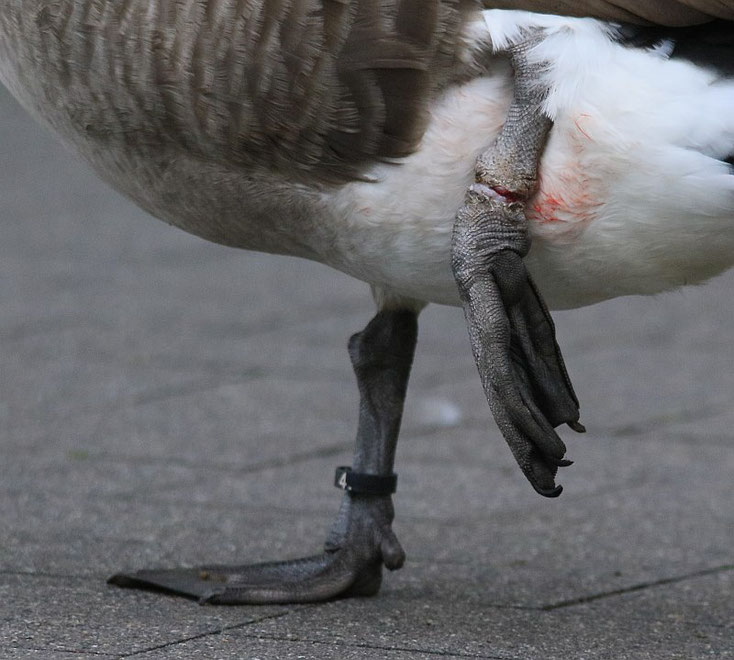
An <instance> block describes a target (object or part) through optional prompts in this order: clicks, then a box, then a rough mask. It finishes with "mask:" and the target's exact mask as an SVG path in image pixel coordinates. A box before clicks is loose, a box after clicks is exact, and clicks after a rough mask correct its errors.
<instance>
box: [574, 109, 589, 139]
mask: <svg viewBox="0 0 734 660" xmlns="http://www.w3.org/2000/svg"><path fill="white" fill-rule="evenodd" d="M584 119H591V115H587V114H580V115H579V116H578V117H577V118H576V119H575V120H574V122H573V123H574V124H576V128H578V129H579V133H581V135H583V136H584V137H585V138H586V139H587V140H589V141H591V135H589V134H588V133H587V132H586V131H585V130H584V129H583V128H581V122H582V120H584Z"/></svg>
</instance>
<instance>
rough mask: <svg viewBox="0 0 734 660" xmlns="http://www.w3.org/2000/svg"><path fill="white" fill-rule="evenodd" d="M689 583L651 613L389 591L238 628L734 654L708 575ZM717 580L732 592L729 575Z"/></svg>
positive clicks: (314, 635) (519, 650) (512, 648)
mask: <svg viewBox="0 0 734 660" xmlns="http://www.w3.org/2000/svg"><path fill="white" fill-rule="evenodd" d="M688 586H689V589H688V590H682V589H680V588H679V585H676V586H674V587H660V588H658V589H656V591H657V592H658V594H659V593H660V592H665V591H666V590H670V593H668V594H666V596H665V597H664V598H666V600H665V602H668V600H667V598H670V602H671V603H672V606H671V607H665V606H663V607H662V608H661V609H660V610H652V611H651V610H650V609H648V608H647V606H646V605H645V604H640V603H639V602H637V601H638V600H639V597H638V595H637V594H630V595H628V596H624V597H614V598H609V599H606V600H604V601H597V602H596V603H595V604H593V605H590V604H583V605H578V606H576V607H573V608H566V609H564V610H562V611H561V610H555V611H532V610H514V609H506V608H497V607H491V606H486V605H478V604H472V605H471V606H470V607H466V606H465V605H463V604H458V605H457V604H456V603H454V602H453V601H447V600H443V599H437V600H424V601H420V602H415V601H410V602H408V601H403V600H401V599H400V597H399V595H398V594H390V595H383V598H384V601H383V602H382V603H380V604H378V601H376V600H374V599H373V600H362V601H350V602H348V603H334V604H329V605H326V606H323V607H320V608H317V609H313V610H302V611H299V612H294V613H291V614H289V615H288V616H286V617H283V619H280V620H278V621H265V622H262V623H257V624H254V625H253V626H251V627H248V629H247V630H246V631H241V632H240V631H238V633H240V634H243V633H245V632H246V634H247V635H253V634H259V635H262V636H263V637H267V636H268V635H279V636H280V635H283V634H284V633H285V635H286V636H287V638H289V639H297V640H300V641H305V640H318V641H323V642H329V643H332V644H334V643H339V644H345V645H354V644H365V645H367V646H378V647H387V648H401V649H410V650H412V651H416V652H433V653H455V654H464V655H467V656H469V657H492V658H517V659H522V660H531V659H536V658H537V659H541V658H553V659H555V658H558V659H559V660H560V659H564V658H584V659H592V658H593V659H596V658H604V659H605V660H606V659H608V660H612V659H614V660H617V659H622V660H625V659H629V660H633V659H634V660H638V659H644V660H646V659H656V660H658V659H659V660H663V659H665V658H680V659H684V658H703V657H717V658H731V657H734V641H733V639H732V636H731V630H730V629H729V628H725V627H723V626H718V625H711V623H710V619H708V617H707V600H706V598H707V596H706V595H705V594H707V592H708V593H710V591H709V590H710V589H711V587H712V584H711V580H709V579H708V578H701V579H700V580H698V581H691V584H689V585H688ZM721 586H723V588H724V589H727V588H728V589H731V586H732V582H731V579H730V578H729V579H727V581H726V584H725V585H721ZM693 594H695V596H692V595H693ZM719 594H722V592H721V591H720V592H719ZM707 619H708V620H707ZM276 629H277V631H276Z"/></svg>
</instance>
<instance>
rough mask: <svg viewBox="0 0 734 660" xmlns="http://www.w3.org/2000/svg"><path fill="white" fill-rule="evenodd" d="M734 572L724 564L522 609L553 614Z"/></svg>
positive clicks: (728, 565)
mask: <svg viewBox="0 0 734 660" xmlns="http://www.w3.org/2000/svg"><path fill="white" fill-rule="evenodd" d="M733 570H734V564H724V565H723V566H715V567H713V568H704V569H701V570H699V571H693V572H691V573H686V574H684V575H677V576H675V577H669V578H661V579H660V580H652V581H650V582H641V583H639V584H633V585H632V586H629V587H623V588H620V589H613V590H611V591H601V592H599V593H596V594H591V595H589V596H579V597H578V598H569V599H567V600H560V601H557V602H555V603H550V604H548V605H542V606H540V607H527V608H521V609H530V610H542V611H544V612H551V611H553V610H559V609H562V608H566V607H573V606H574V605H583V604H585V603H591V602H594V601H597V600H603V599H604V598H612V597H614V596H622V595H624V594H629V593H634V592H636V591H644V590H645V589H650V588H654V587H661V586H665V585H668V584H677V583H679V582H685V581H686V580H692V579H693V578H697V577H704V576H707V575H715V574H717V573H726V572H728V571H733Z"/></svg>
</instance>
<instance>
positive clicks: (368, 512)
mask: <svg viewBox="0 0 734 660" xmlns="http://www.w3.org/2000/svg"><path fill="white" fill-rule="evenodd" d="M417 332H418V323H417V313H416V312H415V311H410V310H395V311H392V310H390V311H387V310H384V311H380V312H378V313H377V315H376V316H375V317H374V318H373V319H372V320H371V321H370V323H369V324H368V325H367V327H366V328H365V329H364V330H363V331H362V332H359V333H357V334H356V335H354V336H353V337H352V338H351V339H350V341H349V356H350V358H351V360H352V365H353V366H354V371H355V374H356V376H357V384H358V386H359V393H360V405H359V424H358V427H357V440H356V448H355V452H354V465H353V466H352V468H340V469H338V470H337V475H336V483H337V485H338V486H339V487H341V488H342V489H344V490H345V493H344V499H343V501H342V504H341V508H340V509H339V513H338V515H337V517H336V520H335V521H334V524H333V526H332V528H331V531H330V533H329V536H328V538H327V541H326V547H325V549H324V552H323V553H322V554H320V555H316V556H313V557H306V558H304V559H295V560H291V561H281V562H268V563H264V564H251V565H246V566H233V567H227V566H208V567H207V566H203V567H199V568H190V569H165V570H144V571H139V572H137V573H132V574H120V575H115V576H113V577H112V578H110V583H112V584H116V585H118V586H122V587H134V588H143V589H159V590H164V591H168V592H172V593H177V594H180V595H184V596H189V597H192V598H197V599H199V601H200V602H208V603H226V604H239V603H242V604H244V603H250V604H255V603H305V602H313V601H322V600H328V599H332V598H338V597H345V596H368V595H373V594H375V593H377V591H378V590H379V588H380V583H381V581H382V565H383V564H384V565H385V566H386V567H387V568H389V569H392V570H394V569H397V568H400V567H401V566H402V565H403V562H404V560H405V553H404V552H403V549H402V548H401V547H400V543H398V540H397V538H396V537H395V534H394V533H393V531H392V527H391V525H392V520H393V517H394V511H393V504H392V493H393V492H394V491H395V485H396V481H397V477H396V476H395V475H394V474H393V463H394V460H395V448H396V445H397V440H398V433H399V431H400V420H401V417H402V413H403V402H404V400H405V391H406V389H407V386H408V377H409V375H410V368H411V365H412V362H413V353H414V350H415V343H416V338H417Z"/></svg>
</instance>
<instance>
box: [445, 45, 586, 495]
mask: <svg viewBox="0 0 734 660" xmlns="http://www.w3.org/2000/svg"><path fill="white" fill-rule="evenodd" d="M540 39H542V35H536V34H533V35H531V36H529V38H528V39H527V40H526V41H524V42H523V43H520V44H518V45H517V46H515V47H513V48H512V49H511V51H510V57H511V61H512V65H513V68H514V71H515V96H514V100H513V103H512V105H511V107H510V111H509V115H508V119H507V122H506V123H505V125H504V127H503V129H502V131H501V133H500V135H499V136H498V138H497V141H496V143H495V144H494V145H493V147H492V148H491V149H490V150H489V151H487V152H486V153H485V154H483V155H482V156H480V158H479V159H478V161H477V166H476V180H477V183H475V184H473V185H472V186H471V187H470V189H469V191H468V192H467V196H466V199H465V202H464V206H463V207H462V208H461V209H460V210H459V212H458V214H457V217H456V223H455V225H454V233H453V244H452V267H453V270H454V275H455V277H456V282H457V285H458V287H459V293H460V296H461V300H462V303H463V307H464V314H465V317H466V322H467V326H468V330H469V338H470V341H471V345H472V350H473V352H474V359H475V361H476V364H477V368H478V370H479V374H480V377H481V380H482V385H483V386H484V391H485V394H486V395H487V400H488V402H489V405H490V408H491V410H492V414H493V415H494V418H495V420H496V421H497V425H498V426H499V428H500V430H501V432H502V434H503V436H504V437H505V440H507V443H508V444H509V446H510V449H511V450H512V453H513V455H514V456H515V458H516V460H517V462H518V464H519V465H520V468H521V469H522V471H523V472H524V473H525V476H526V477H527V478H528V479H529V481H530V483H531V484H532V485H533V487H534V488H535V489H536V490H537V491H538V492H539V493H540V494H541V495H545V496H547V497H555V496H558V495H560V493H561V490H562V488H561V486H556V484H555V475H556V472H557V471H558V468H559V467H562V466H565V465H569V464H570V462H569V461H565V460H563V456H564V454H565V452H566V447H565V445H564V444H563V441H562V440H561V439H560V438H559V437H558V435H557V434H556V432H555V430H554V427H555V426H558V425H559V424H562V423H564V422H565V423H568V424H569V425H570V426H571V427H572V428H573V429H575V430H577V431H583V427H582V426H581V425H580V424H579V423H578V419H579V409H578V400H577V399H576V395H575V394H574V391H573V387H572V386H571V381H570V380H569V378H568V374H567V373H566V368H565V365H564V363H563V357H562V356H561V351H560V349H559V347H558V344H557V343H556V340H555V328H554V326H553V321H552V319H551V317H550V314H549V313H548V310H547V308H546V306H545V304H544V302H543V300H542V298H541V297H540V294H539V292H538V290H537V288H536V286H535V284H534V283H533V281H532V279H531V278H530V275H529V274H528V272H527V271H526V269H525V265H524V263H523V261H522V259H523V257H525V256H526V255H527V253H528V251H529V249H530V237H529V235H528V227H527V219H526V217H525V202H526V201H527V200H528V199H529V198H530V197H531V196H532V194H533V192H534V191H535V188H536V185H537V169H538V163H539V161H540V157H541V154H542V151H543V148H544V147H545V143H546V140H547V136H548V133H549V131H550V128H551V121H550V119H548V118H547V117H546V116H545V114H544V113H543V111H542V103H543V97H544V90H543V89H542V87H541V86H540V85H539V78H538V74H539V73H540V72H542V65H533V64H530V63H529V62H528V60H527V57H526V54H527V52H528V50H529V49H530V48H532V47H533V46H534V45H536V44H537V43H538V42H539V41H540Z"/></svg>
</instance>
